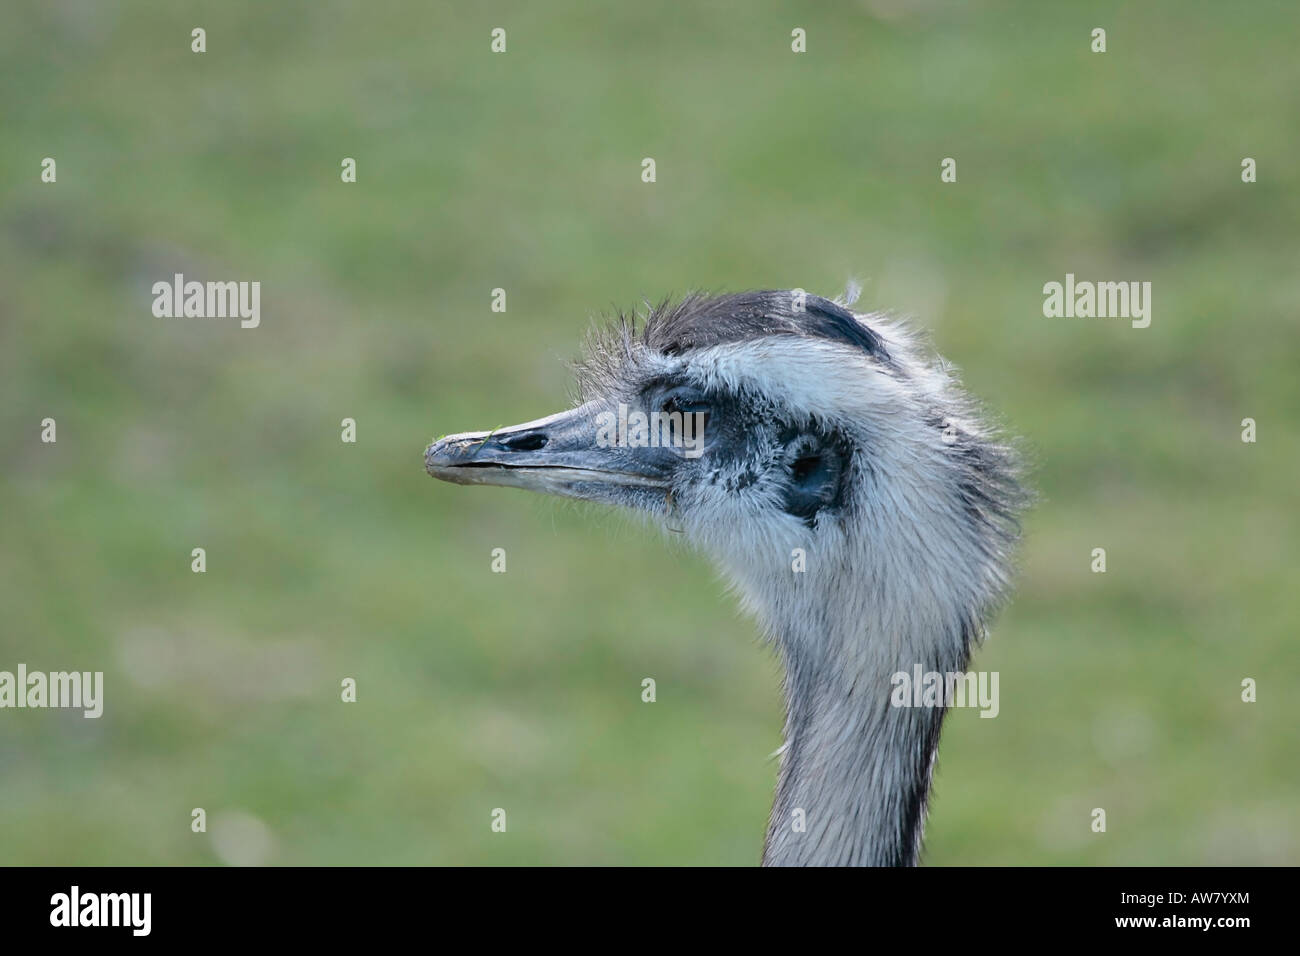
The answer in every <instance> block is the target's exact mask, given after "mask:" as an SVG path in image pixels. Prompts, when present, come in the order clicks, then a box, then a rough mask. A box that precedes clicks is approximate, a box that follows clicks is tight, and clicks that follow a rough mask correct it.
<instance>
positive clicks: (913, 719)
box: [751, 575, 969, 866]
mask: <svg viewBox="0 0 1300 956" xmlns="http://www.w3.org/2000/svg"><path fill="white" fill-rule="evenodd" d="M833 578H835V579H839V580H835V579H833ZM833 578H832V577H828V578H824V579H823V580H822V581H821V582H820V584H819V583H818V582H817V581H816V580H815V579H814V578H813V577H811V576H810V578H809V579H807V580H796V581H794V582H791V580H790V579H789V578H786V579H785V584H786V590H785V592H784V593H783V594H782V595H781V596H780V598H779V599H778V600H776V601H774V602H772V603H771V604H770V605H769V606H767V607H766V608H763V609H761V610H760V612H761V613H762V616H763V617H764V618H765V620H766V623H767V625H768V628H769V631H770V632H771V634H772V637H773V638H774V640H775V642H776V644H777V646H778V649H779V651H780V654H781V657H782V659H783V662H784V664H785V698H786V701H785V703H786V723H785V745H784V747H783V748H782V753H781V764H780V773H779V777H778V783H777V789H776V797H775V800H774V802H773V806H772V816H771V819H770V821H769V825H768V833H767V840H766V842H765V845H764V849H763V863H764V865H769V866H800V865H824V866H911V865H914V864H915V863H916V862H917V858H918V856H919V853H920V846H921V833H922V828H923V825H924V821H925V813H926V804H927V801H928V798H929V793H930V780H931V773H932V770H933V766H934V759H935V754H936V752H937V750H938V746H939V732H940V729H941V727H942V724H943V718H944V713H945V711H944V708H943V707H926V706H922V707H896V706H892V705H891V700H890V697H891V691H892V690H893V689H894V684H893V682H892V681H891V678H892V677H893V675H894V674H897V673H899V672H905V673H907V674H909V675H911V674H912V673H913V672H914V668H915V667H916V665H918V664H919V665H921V668H922V670H923V671H927V672H928V671H934V672H939V673H945V672H950V671H957V670H962V669H964V668H965V666H966V663H967V659H968V656H969V647H968V641H967V638H968V635H967V634H966V633H965V632H964V629H963V628H962V627H961V625H960V623H959V622H960V620H961V616H960V615H954V614H953V613H951V612H950V611H947V610H945V609H944V608H942V607H941V606H940V605H939V604H938V603H937V602H936V601H935V599H934V597H933V596H932V595H925V594H922V593H903V592H901V591H899V590H897V589H891V588H890V587H889V582H888V581H887V580H886V581H882V580H880V579H878V578H877V579H875V580H874V581H872V580H871V579H870V577H868V578H867V579H866V580H863V579H861V578H859V579H857V580H853V579H852V576H849V579H848V580H845V579H844V578H845V576H844V575H835V576H833ZM768 583H769V585H771V584H772V583H773V582H768ZM751 593H752V592H751ZM769 593H770V592H769Z"/></svg>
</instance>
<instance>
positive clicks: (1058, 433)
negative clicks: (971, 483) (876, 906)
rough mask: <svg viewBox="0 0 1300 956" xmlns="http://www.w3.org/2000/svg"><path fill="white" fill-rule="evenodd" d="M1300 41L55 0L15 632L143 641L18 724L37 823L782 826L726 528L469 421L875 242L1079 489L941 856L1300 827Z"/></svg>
mask: <svg viewBox="0 0 1300 956" xmlns="http://www.w3.org/2000/svg"><path fill="white" fill-rule="evenodd" d="M200 25H201V26H204V27H205V28H206V30H207V33H208V52H207V53H205V54H203V55H195V54H192V53H190V52H189V31H190V30H191V28H192V27H194V26H200ZM495 26H502V27H505V28H506V29H507V30H508V36H509V52H508V53H506V54H505V55H504V56H493V55H490V54H489V53H488V34H489V31H490V29H491V28H492V27H495ZM795 26H802V27H804V28H805V29H806V30H807V31H808V44H809V51H810V52H809V53H807V54H805V55H800V56H796V55H794V54H791V53H790V52H789V36H790V30H791V29H792V28H793V27H795ZM1094 26H1103V27H1105V28H1106V29H1107V31H1108V44H1109V52H1107V53H1106V54H1104V55H1094V54H1091V53H1090V52H1089V51H1088V42H1087V40H1088V34H1089V31H1090V30H1091V29H1092V28H1093V27H1094ZM1297 28H1300V13H1298V12H1297V9H1296V8H1295V6H1294V5H1293V4H1286V3H1276V4H1274V3H1263V2H1258V3H1250V4H1245V5H1239V6H1234V7H1229V6H1223V5H1216V4H1210V3H1174V2H1160V3H1152V4H1144V5H1140V6H1138V5H1132V4H1121V3H1103V4H1096V5H1093V6H1092V7H1091V8H1090V9H1089V10H1087V11H1081V10H1072V9H1069V8H1066V7H1065V6H1064V5H1062V6H1061V7H1060V8H1057V7H1056V6H1054V5H1044V4H1034V3H1029V2H1024V3H979V4H958V3H945V2H924V3H906V2H898V0H889V2H886V0H875V2H865V3H858V4H850V5H843V6H841V5H826V6H825V7H819V8H817V9H805V8H802V7H794V6H792V5H787V4H780V3H761V4H750V5H746V6H745V8H744V12H743V13H741V12H740V11H739V9H738V8H737V7H736V6H735V5H731V4H723V3H711V4H702V5H699V6H698V7H693V8H689V9H688V8H681V9H679V8H673V10H672V12H671V13H670V14H669V13H665V12H664V10H662V9H660V8H658V7H657V6H655V5H649V4H646V5H627V6H618V7H613V6H610V7H604V6H599V7H598V6H592V5H586V4H576V3H548V4H525V3H509V4H503V3H502V4H497V3H487V4H481V5H478V6H476V7H474V9H472V10H466V9H462V8H458V7H456V6H453V5H450V4H433V5H430V4H421V3H413V2H412V3H394V2H374V3H370V4H366V5H363V6H361V7H360V8H354V7H353V6H351V5H348V4H344V3H341V2H310V3H308V2H294V3H281V4H276V5H274V6H273V7H271V6H269V5H264V4H258V3H251V2H234V3H232V2H222V3H215V2H204V3H197V4H193V5H192V6H191V7H190V8H188V9H180V8H174V7H170V6H169V7H163V6H161V5H158V4H149V3H138V2H137V3H117V2H111V3H110V2H102V3H90V2H85V3H76V2H66V0H65V2H48V3H38V2H34V0H29V2H20V3H18V4H16V5H14V7H13V9H12V10H11V15H10V17H9V18H8V23H7V28H6V30H5V31H4V32H3V33H2V34H0V90H3V91H4V95H3V97H0V458H2V460H3V471H2V474H0V502H2V503H3V505H2V507H3V512H2V514H0V609H2V610H3V624H0V669H5V668H7V669H12V668H13V667H15V666H16V665H17V663H18V662H20V661H22V662H25V663H27V664H28V665H29V667H31V668H33V669H36V668H41V669H65V668H75V669H81V670H103V671H105V673H106V682H107V692H106V693H107V703H106V712H105V716H104V717H103V718H102V719H100V720H99V721H89V720H83V719H81V718H80V716H73V715H71V714H69V713H65V712H56V711H46V712H41V711H5V712H3V713H0V862H3V863H87V864H108V863H146V864H153V863H212V862H217V861H218V860H219V859H221V857H220V856H219V855H218V854H216V853H215V852H214V849H213V842H212V841H211V840H210V839H209V838H208V837H205V836H198V835H195V834H192V833H191V832H190V829H189V819H190V817H189V813H190V809H191V808H192V807H198V806H201V807H204V808H206V809H207V811H208V813H209V815H210V818H211V817H212V816H215V815H217V814H221V813H228V812H231V811H243V812H245V813H248V814H251V815H252V816H254V817H256V818H257V819H258V820H260V821H262V823H263V824H264V825H265V826H266V827H267V829H268V831H269V833H270V834H271V837H272V839H273V846H274V850H273V853H272V854H271V856H270V857H269V859H270V860H271V861H272V862H278V863H301V864H324V863H329V864H334V863H407V864H415V863H457V864H459V863H480V862H483V863H652V864H676V863H737V864H748V863H753V862H756V860H757V856H758V850H759V844H760V842H761V838H762V834H763V829H764V824H765V820H766V812H767V808H768V805H769V802H770V797H771V787H772V784H773V781H774V773H775V765H774V764H773V763H772V762H771V761H769V760H767V759H766V755H767V754H768V753H770V752H771V751H772V750H773V749H774V748H775V747H776V746H777V745H778V744H779V734H780V723H781V714H780V700H779V692H778V687H779V676H778V673H777V670H776V667H775V664H774V663H773V661H772V660H771V659H770V657H769V655H768V654H767V653H766V652H765V651H762V650H760V649H758V648H757V647H756V646H755V641H754V639H753V629H752V627H751V625H750V624H749V623H748V622H746V621H744V620H742V619H740V618H739V617H738V616H737V615H736V613H735V611H734V610H733V608H732V604H731V601H730V599H729V598H728V597H727V596H726V595H725V594H723V592H722V589H721V587H720V586H719V585H718V584H717V582H716V580H715V578H714V577H713V575H712V573H711V572H710V571H709V569H708V568H707V566H706V565H705V564H704V563H703V562H702V561H701V560H699V559H698V558H696V557H694V556H692V555H690V554H688V553H685V552H683V551H682V550H681V549H680V548H679V547H675V546H674V545H673V543H672V542H668V543H667V546H665V542H664V541H662V540H661V539H660V537H659V536H658V535H657V534H654V533H651V532H649V531H646V530H643V529H641V528H640V527H639V526H636V525H634V524H631V523H629V522H627V521H625V520H624V519H622V518H619V517H617V516H614V515H609V514H606V513H602V512H591V511H585V510H583V509H578V508H573V507H569V506H564V505H557V504H555V503H553V502H550V501H546V500H542V499H538V498H532V497H529V496H527V495H525V494H524V493H521V492H513V491H501V490H494V491H492V492H476V491H472V490H468V491H467V490H462V489H453V488H448V487H445V486H441V485H436V484H434V483H433V482H432V481H431V480H429V479H428V478H427V477H426V476H425V475H424V473H423V470H422V467H421V463H420V452H421V450H422V448H423V446H424V444H425V443H427V441H428V440H429V438H430V437H432V436H434V435H437V434H441V433H443V432H447V431H453V430H461V429H465V428H477V427H483V428H490V427H492V425H494V424H497V423H500V422H510V421H518V420H524V419H527V418H531V417H534V416H535V415H540V414H544V413H547V412H549V411H552V410H555V409H556V408H558V407H559V406H560V404H561V403H562V402H563V400H564V397H565V395H566V394H567V391H568V388H569V382H568V373H567V371H566V368H565V364H564V360H565V359H567V358H569V357H571V356H572V355H573V353H574V351H575V349H576V346H577V342H578V340H579V338H580V336H581V334H582V332H583V331H584V330H585V329H586V328H587V327H588V325H589V324H590V321H591V318H592V316H593V314H594V313H595V312H598V311H600V310H602V309H607V308H609V307H610V306H613V305H623V306H629V305H633V304H635V303H636V302H637V301H639V299H640V298H641V297H642V296H648V297H655V298H657V297H659V296H661V295H663V294H665V293H668V292H681V291H685V290H686V289H688V288H692V287H705V288H717V289H741V288H748V287H790V286H802V287H804V288H808V289H810V290H815V291H818V292H823V293H827V294H833V293H835V292H836V291H838V290H839V289H840V288H842V287H843V285H844V282H845V280H846V279H847V278H848V277H850V276H856V277H858V278H861V279H862V280H864V282H865V294H864V301H863V304H864V305H865V306H867V307H871V308H884V309H891V310H899V311H902V312H906V313H913V314H915V315H916V316H917V319H918V323H919V324H920V325H922V326H924V327H925V328H927V329H929V330H931V331H932V333H933V338H934V340H935V343H936V345H937V346H938V348H939V349H940V350H941V351H942V352H943V353H944V354H945V355H946V356H947V357H948V358H950V359H952V360H953V361H955V362H957V363H958V364H960V365H961V366H962V368H963V370H964V373H965V376H966V379H967V382H968V384H969V385H970V386H971V388H972V389H973V390H974V391H975V392H976V393H977V394H979V395H980V396H981V397H983V398H984V399H985V400H987V401H988V403H989V404H990V405H992V406H993V407H994V408H996V409H998V410H999V411H1000V412H1001V413H1002V414H1003V415H1004V416H1005V417H1006V418H1007V420H1008V421H1009V422H1010V423H1011V424H1012V426H1013V427H1014V428H1015V429H1016V430H1017V431H1019V432H1020V433H1022V434H1024V435H1025V436H1026V437H1027V439H1028V440H1029V442H1030V443H1031V445H1032V446H1033V448H1034V449H1035V450H1036V457H1037V460H1038V472H1037V476H1036V480H1037V483H1038V485H1039V487H1040V489H1041V491H1042V495H1043V497H1042V502H1041V504H1040V506H1039V507H1038V509H1037V511H1036V512H1035V513H1034V514H1033V515H1032V517H1031V518H1030V520H1029V522H1028V526H1027V539H1026V544H1025V549H1024V554H1023V561H1022V563H1023V568H1024V570H1023V576H1022V581H1021V585H1020V588H1019V592H1018V595H1017V599H1016V601H1015V603H1014V604H1013V605H1012V607H1011V608H1010V609H1009V610H1008V612H1007V613H1006V614H1005V615H1004V616H1003V618H1002V619H1001V620H1000V621H999V623H998V624H997V626H996V627H995V628H994V632H993V639H992V640H991V642H990V643H989V645H988V646H987V647H986V649H985V650H984V651H983V652H982V653H981V654H980V656H979V657H978V658H977V661H978V664H977V666H979V667H980V668H983V669H989V670H998V671H1000V672H1001V689H1002V705H1001V714H1000V716H999V717H998V719H997V720H992V721H990V720H978V719H974V718H976V714H974V713H971V712H961V711H959V712H957V713H956V714H955V715H954V717H953V718H952V719H951V720H950V721H949V725H948V729H947V732H946V734H945V738H944V744H943V748H942V752H941V760H940V765H939V771H938V776H937V785H936V793H935V799H934V805H933V813H932V816H931V820H930V825H929V828H928V839H927V843H928V852H927V860H928V862H930V863H934V864H963V863H965V864H969V863H1050V864H1064V863H1088V864H1104V863H1113V864H1134V863H1169V864H1198V863H1295V862H1298V861H1300V821H1297V816H1296V807H1297V806H1300V771H1298V770H1297V766H1296V753H1297V744H1298V743H1300V740H1298V739H1297V733H1296V728H1297V723H1298V721H1297V718H1298V717H1300V705H1298V704H1297V699H1296V687H1297V681H1298V678H1300V665H1298V664H1297V654H1296V651H1295V648H1294V642H1295V626H1296V621H1297V620H1300V596H1298V593H1297V589H1296V588H1295V586H1294V578H1295V572H1296V569H1297V567H1300V517H1298V514H1300V509H1297V494H1296V481H1295V465H1296V462H1297V460H1300V432H1298V430H1297V421H1300V415H1298V413H1300V394H1298V390H1297V385H1296V381H1297V376H1296V371H1295V363H1296V359H1297V355H1300V330H1298V328H1297V303H1300V274H1297V270H1296V262H1297V253H1298V252H1300V248H1298V244H1297V224H1298V223H1300V165H1298V164H1297V161H1296V158H1297V156H1300V138H1298V137H1297V132H1296V125H1295V123H1294V117H1295V116H1296V115H1297V108H1298V107H1300V62H1297V60H1296V58H1295V56H1294V49H1293V47H1294V37H1295V36H1296V32H1297ZM45 156H53V157H55V158H56V160H57V162H58V183H57V185H53V186H50V185H42V184H41V183H40V182H39V179H38V176H39V169H40V161H41V159H42V158H43V157H45ZM344 156H352V157H356V159H357V161H358V182H357V183H356V184H355V185H346V186H345V185H343V184H341V183H340V181H339V162H340V160H341V159H342V158H343V157H344ZM644 156H653V157H654V158H655V159H656V161H657V164H658V182H657V183H655V184H653V185H645V184H642V183H641V181H640V177H639V174H640V161H641V158H642V157H644ZM945 156H953V157H955V158H956V159H957V161H958V182H957V184H955V185H946V186H945V185H941V184H940V183H939V177H938V166H939V161H940V159H942V158H943V157H945ZM1243 156H1252V157H1254V158H1255V159H1256V160H1257V161H1258V163H1259V182H1258V183H1256V184H1253V185H1245V184H1242V183H1241V182H1240V179H1239V169H1240V162H1241V159H1242V157H1243ZM178 271H179V272H185V273H186V274H187V276H190V277H195V278H223V279H226V278H229V279H257V280H260V281H261V282H262V316H263V318H262V325H261V328H259V329H257V330H256V331H245V330H240V329H239V328H238V326H237V323H231V322H224V323H223V322H205V321H202V320H175V321H169V320H159V319H155V318H154V317H153V316H152V315H151V313H150V308H149V306H150V303H151V301H152V297H151V295H150V293H149V287H150V285H151V284H152V283H153V282H154V281H157V280H158V279H163V278H167V277H169V276H170V275H171V274H172V273H173V272H178ZM1066 272H1074V273H1076V274H1077V275H1078V276H1079V277H1080V278H1113V279H1140V280H1149V281H1151V282H1152V283H1153V287H1154V293H1153V301H1154V319H1153V322H1152V325H1151V327H1150V328H1149V329H1146V330H1140V331H1139V330H1133V329H1131V328H1129V327H1128V325H1127V323H1125V322H1114V321H1102V320H1091V321H1089V320H1064V319H1055V320H1054V319H1044V318H1043V317H1042V314H1041V306H1042V294H1041V288H1042V285H1043V283H1044V282H1047V281H1052V280H1060V279H1061V278H1062V277H1063V275H1064V274H1065V273H1066ZM495 287H504V288H505V289H507V292H508V296H509V309H508V312H506V313H505V314H494V313H492V312H490V310H489V295H490V290H491V289H493V288H495ZM46 416H52V417H54V418H56V419H57V420H58V438H59V440H58V443H57V444H56V445H43V444H41V443H40V441H39V422H40V420H41V419H42V418H44V417H46ZM349 416H350V417H353V418H355V419H356V420H357V422H358V433H359V441H358V443H357V444H356V445H355V446H350V445H344V444H342V443H341V442H340V441H339V439H338V423H339V421H340V419H342V418H344V417H349ZM1248 416H1249V417H1253V418H1255V419H1257V421H1258V422H1259V442H1258V443H1257V444H1255V445H1244V444H1242V443H1241V442H1240V440H1239V431H1240V427H1239V424H1238V423H1239V422H1240V420H1241V419H1242V418H1244V417H1248ZM196 546H202V547H205V548H206V549H207V554H208V571H207V573H206V574H204V575H195V574H192V573H191V572H190V569H189V562H190V557H189V554H190V549H191V548H193V547H196ZM495 547H504V548H506V550H507V552H508V560H509V571H508V573H507V574H505V575H498V574H492V573H490V572H489V562H490V552H491V549H492V548H495ZM1094 547H1105V548H1106V549H1107V551H1108V563H1109V571H1108V573H1107V574H1105V575H1094V574H1091V573H1090V572H1089V570H1088V565H1089V552H1090V551H1091V549H1092V548H1094ZM344 676H352V677H355V678H356V679H357V681H358V693H359V701H358V703H357V704H356V705H350V706H345V705H342V704H340V703H339V700H338V693H339V692H338V688H339V681H340V680H341V678H342V677H344ZM645 676H653V677H654V678H656V680H657V682H658V698H659V699H658V702H657V703H656V704H654V705H653V706H647V705H644V704H642V703H641V702H640V698H639V692H640V681H641V679H642V677H645ZM1246 676H1251V677H1255V678H1257V679H1258V680H1259V684H1260V698H1259V702H1258V703H1256V704H1253V705H1245V704H1242V703H1240V702H1239V697H1238V695H1239V684H1240V681H1241V679H1242V678H1243V677H1246ZM1095 806H1101V807H1105V808H1107V811H1108V815H1109V820H1108V823H1109V832H1108V833H1107V834H1105V835H1096V834H1092V833H1090V832H1089V831H1088V829H1087V822H1088V812H1089V811H1090V810H1091V808H1092V807H1095ZM494 807H504V808H506V809H507V812H508V814H509V832H508V834H507V835H505V836H500V835H494V834H492V833H491V832H490V831H489V828H488V822H489V813H490V811H491V809H492V808H494Z"/></svg>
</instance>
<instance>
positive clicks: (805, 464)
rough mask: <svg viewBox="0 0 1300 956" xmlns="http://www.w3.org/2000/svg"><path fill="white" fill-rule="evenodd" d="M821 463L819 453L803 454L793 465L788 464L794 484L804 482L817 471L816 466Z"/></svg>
mask: <svg viewBox="0 0 1300 956" xmlns="http://www.w3.org/2000/svg"><path fill="white" fill-rule="evenodd" d="M821 463H822V456H821V455H805V456H804V457H803V458H800V459H799V460H798V461H796V462H795V463H794V464H793V465H791V466H790V473H791V475H793V477H794V480H795V483H796V484H800V485H802V484H806V483H807V482H808V479H810V478H812V477H813V475H815V474H816V473H817V468H818V467H819V466H820V465H821Z"/></svg>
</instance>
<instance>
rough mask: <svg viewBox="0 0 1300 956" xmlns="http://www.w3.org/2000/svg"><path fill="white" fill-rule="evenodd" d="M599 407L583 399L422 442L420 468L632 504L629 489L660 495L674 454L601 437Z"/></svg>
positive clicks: (471, 481) (466, 479) (472, 481)
mask: <svg viewBox="0 0 1300 956" xmlns="http://www.w3.org/2000/svg"><path fill="white" fill-rule="evenodd" d="M603 407H604V406H602V405H601V404H600V403H597V402H589V403H587V404H586V405H582V406H580V407H578V408H574V409H570V410H569V411H565V412H560V413H559V414H558V415H551V416H548V417H547V418H539V419H537V420H536V421H532V422H525V423H524V424H522V425H510V426H508V427H505V428H495V429H493V430H492V431H490V432H463V433H461V434H459V435H448V436H447V437H445V438H440V439H438V440H437V441H436V442H434V443H433V444H432V445H430V446H429V447H428V448H427V449H425V452H424V467H425V470H426V471H427V472H428V473H429V474H431V475H432V476H433V477H435V478H440V479H442V480H443V481H450V482H454V483H456V484H458V485H504V486H506V487H510V488H526V489H528V490H530V491H541V492H545V493H547V494H552V495H560V496H562V497H566V498H582V499H585V500H605V501H616V502H618V503H623V504H628V503H631V502H629V501H627V500H625V499H627V498H628V497H629V493H632V496H635V493H636V492H638V491H640V492H642V493H645V492H650V493H657V494H659V495H660V496H662V495H664V494H666V493H667V491H668V487H669V485H668V477H669V473H670V472H669V466H670V464H671V461H672V457H673V456H671V455H670V456H667V457H665V456H662V455H655V454H644V453H643V452H647V451H651V450H650V449H637V448H623V447H615V446H613V443H611V442H608V441H602V433H601V431H600V429H599V426H598V424H597V421H596V417H597V415H598V414H599V413H600V412H601V411H602V409H603ZM638 453H641V454H638Z"/></svg>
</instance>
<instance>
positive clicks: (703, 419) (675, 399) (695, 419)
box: [661, 395, 712, 435]
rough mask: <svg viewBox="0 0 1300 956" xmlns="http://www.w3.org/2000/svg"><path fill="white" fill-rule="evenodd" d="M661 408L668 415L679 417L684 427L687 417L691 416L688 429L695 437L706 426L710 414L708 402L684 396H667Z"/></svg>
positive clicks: (710, 409)
mask: <svg viewBox="0 0 1300 956" xmlns="http://www.w3.org/2000/svg"><path fill="white" fill-rule="evenodd" d="M661 408H662V410H663V411H664V412H666V413H667V414H669V415H681V416H682V422H683V425H685V422H686V419H687V416H691V424H690V426H689V427H690V429H691V431H692V433H693V434H696V435H698V434H700V433H701V432H702V431H703V430H704V428H705V427H706V426H707V425H708V423H709V415H710V413H711V412H712V408H711V407H710V405H709V403H708V402H706V401H703V400H702V399H698V398H692V397H690V396H686V395H669V396H668V397H667V398H666V399H664V401H663V404H662V406H661Z"/></svg>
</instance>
